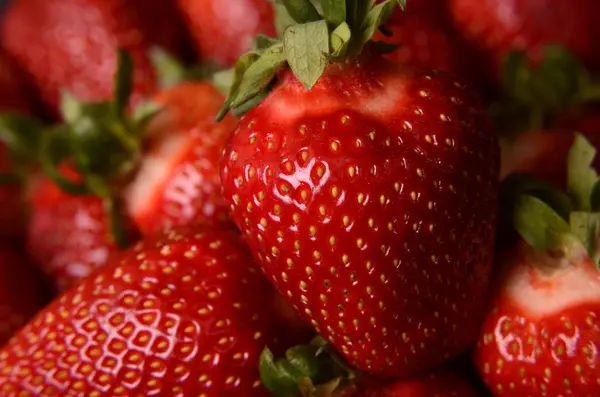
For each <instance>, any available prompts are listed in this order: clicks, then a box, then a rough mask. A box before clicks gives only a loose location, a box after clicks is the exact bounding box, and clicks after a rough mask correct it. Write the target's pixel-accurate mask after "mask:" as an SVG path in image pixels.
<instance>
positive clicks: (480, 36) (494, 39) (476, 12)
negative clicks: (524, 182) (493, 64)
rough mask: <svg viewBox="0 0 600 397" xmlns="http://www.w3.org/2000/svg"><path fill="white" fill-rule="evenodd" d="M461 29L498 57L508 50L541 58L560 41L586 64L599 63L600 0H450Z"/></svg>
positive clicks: (501, 56) (599, 64) (598, 65)
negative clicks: (544, 51)
mask: <svg viewBox="0 0 600 397" xmlns="http://www.w3.org/2000/svg"><path fill="white" fill-rule="evenodd" d="M449 3H450V9H451V12H452V14H453V16H454V20H455V22H456V25H457V26H458V28H459V29H460V30H461V31H462V32H463V33H464V34H465V35H466V36H467V37H469V38H471V39H473V40H474V41H475V42H477V43H478V44H479V45H480V46H481V47H482V48H484V49H486V50H489V51H490V53H491V54H492V56H493V58H494V59H495V60H496V61H500V60H502V59H503V58H504V56H505V54H506V52H507V51H509V50H510V49H520V50H525V51H527V52H528V53H529V54H530V56H531V57H532V59H534V60H536V59H538V58H539V55H540V50H541V49H542V48H543V46H545V45H549V44H561V45H563V46H566V47H567V48H569V49H570V50H571V51H572V52H573V53H574V54H575V55H576V56H578V57H579V58H580V59H581V60H583V61H584V62H585V63H586V64H587V65H588V66H590V67H592V68H594V69H595V70H598V67H600V46H599V44H598V41H597V40H596V39H595V38H596V37H598V35H600V24H598V21H599V20H600V3H599V2H597V1H596V0H573V1H562V0H542V1H539V0H450V1H449Z"/></svg>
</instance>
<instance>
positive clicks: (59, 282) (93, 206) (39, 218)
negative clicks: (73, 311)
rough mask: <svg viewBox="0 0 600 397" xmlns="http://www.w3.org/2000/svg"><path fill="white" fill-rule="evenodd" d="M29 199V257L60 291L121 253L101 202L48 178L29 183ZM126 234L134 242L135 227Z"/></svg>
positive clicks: (70, 173) (65, 171)
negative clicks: (66, 189) (70, 191)
mask: <svg viewBox="0 0 600 397" xmlns="http://www.w3.org/2000/svg"><path fill="white" fill-rule="evenodd" d="M63 172H64V173H68V174H69V175H73V173H72V171H71V172H68V171H67V170H63ZM28 195H29V197H30V200H29V202H30V207H31V209H30V219H29V224H28V228H27V247H28V252H29V254H30V255H31V256H32V258H33V259H35V261H36V262H37V263H38V264H39V265H40V266H41V267H42V269H43V270H44V271H45V272H46V273H47V274H48V275H49V276H50V277H51V279H52V280H53V282H54V284H55V286H56V288H57V289H58V290H61V291H62V290H66V289H68V288H70V287H72V286H74V285H76V284H77V283H78V282H79V281H80V280H82V279H83V278H85V277H87V276H89V275H90V274H91V273H92V272H93V271H94V270H95V269H97V268H99V267H102V266H104V264H105V263H106V262H107V260H108V258H109V256H110V255H111V254H112V253H114V252H116V251H117V250H118V249H119V246H118V242H117V241H115V239H114V236H113V234H112V233H111V230H110V225H108V224H107V213H106V208H105V207H104V205H103V202H102V199H100V198H98V197H95V196H89V195H86V196H79V195H70V194H67V193H65V192H63V191H62V190H60V188H59V187H58V186H57V185H56V184H55V183H54V182H53V181H51V180H49V179H48V178H45V177H42V178H37V180H35V181H33V182H32V183H31V186H30V188H29V194H28ZM128 234H129V237H130V239H131V240H134V239H135V236H136V234H135V231H134V230H133V228H131V227H129V228H128Z"/></svg>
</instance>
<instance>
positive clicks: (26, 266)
mask: <svg viewBox="0 0 600 397" xmlns="http://www.w3.org/2000/svg"><path fill="white" fill-rule="evenodd" d="M43 287H44V285H43V279H42V278H41V277H40V274H39V273H37V272H36V269H35V268H34V267H33V266H31V264H30V263H29V262H28V260H27V259H26V258H24V257H23V256H21V255H19V254H17V253H16V252H15V251H13V250H12V249H10V248H8V247H7V246H4V245H3V246H0V346H3V345H4V344H5V343H6V342H7V341H8V340H9V339H10V337H11V336H12V335H13V333H14V332H15V331H17V330H18V329H19V328H21V327H22V326H23V325H24V324H25V323H26V322H27V321H28V320H29V319H30V318H31V317H33V315H34V314H35V313H36V312H37V311H38V310H39V309H40V308H41V307H42V306H43V304H44V303H45V302H44V300H45V298H46V297H45V295H44V290H43Z"/></svg>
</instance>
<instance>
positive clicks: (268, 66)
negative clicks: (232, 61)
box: [231, 44, 285, 108]
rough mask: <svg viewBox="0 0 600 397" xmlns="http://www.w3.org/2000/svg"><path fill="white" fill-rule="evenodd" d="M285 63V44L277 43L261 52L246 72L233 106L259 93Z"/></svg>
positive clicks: (239, 104) (238, 105) (237, 105)
mask: <svg viewBox="0 0 600 397" xmlns="http://www.w3.org/2000/svg"><path fill="white" fill-rule="evenodd" d="M284 64H285V54H284V52H283V44H276V45H274V46H273V47H271V48H269V49H268V50H266V51H265V52H264V53H263V54H261V56H260V57H259V58H258V59H256V61H255V62H254V63H252V64H251V65H250V67H248V70H246V73H244V77H243V79H242V83H241V85H240V86H239V92H238V94H237V96H236V97H235V99H234V100H233V101H232V103H231V107H232V108H237V107H240V106H242V105H244V104H245V103H246V102H248V101H249V100H251V99H253V98H254V97H256V96H257V95H259V94H260V93H261V92H262V91H263V90H264V89H265V88H266V87H267V86H268V85H269V84H270V83H271V81H272V80H273V79H274V78H275V74H276V73H277V71H278V70H279V69H280V68H281V67H282V66H283V65H284Z"/></svg>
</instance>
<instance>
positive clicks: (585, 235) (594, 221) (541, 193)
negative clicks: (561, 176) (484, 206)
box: [501, 134, 600, 265]
mask: <svg viewBox="0 0 600 397" xmlns="http://www.w3.org/2000/svg"><path fill="white" fill-rule="evenodd" d="M595 156H596V149H595V148H594V146H592V144H591V143H590V142H589V141H588V140H587V139H586V138H585V137H584V136H583V135H581V134H576V136H575V141H574V143H573V146H572V147H571V150H570V152H569V158H568V181H567V193H563V192H561V191H560V190H558V189H557V188H555V187H554V186H553V185H551V184H549V183H546V182H542V181H538V180H536V179H535V178H533V177H531V176H528V175H522V174H512V175H510V176H508V177H507V178H506V179H505V180H504V182H503V183H502V188H501V200H502V201H503V204H504V205H503V210H504V215H505V216H508V217H509V218H510V219H511V220H512V224H513V227H514V228H515V230H516V231H517V232H518V233H519V234H520V235H521V236H522V237H523V238H524V239H525V241H527V242H528V243H529V244H530V245H531V246H533V247H534V248H537V249H542V250H545V249H555V248H564V247H568V246H570V245H572V244H581V245H583V246H584V247H585V249H586V251H587V253H588V255H589V257H590V258H591V259H592V260H593V261H594V263H596V264H597V265H600V178H599V176H598V174H597V172H596V171H595V170H594V168H593V166H592V162H593V160H594V158H595Z"/></svg>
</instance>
